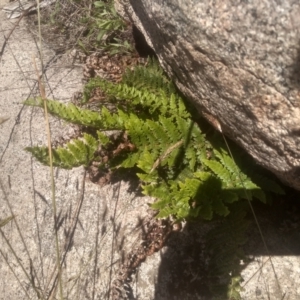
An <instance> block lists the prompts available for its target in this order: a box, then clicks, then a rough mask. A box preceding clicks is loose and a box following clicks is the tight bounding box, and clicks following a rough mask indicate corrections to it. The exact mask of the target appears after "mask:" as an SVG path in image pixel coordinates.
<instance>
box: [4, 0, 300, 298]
mask: <svg viewBox="0 0 300 300" xmlns="http://www.w3.org/2000/svg"><path fill="white" fill-rule="evenodd" d="M5 4H7V1H6V0H0V8H1V7H3V6H4V5H5ZM31 18H32V19H26V18H24V19H23V20H22V21H21V22H20V24H19V25H18V26H15V24H16V23H15V22H17V20H8V19H7V18H6V16H5V14H4V13H3V12H0V24H1V36H0V46H1V45H4V43H5V39H6V37H7V36H8V35H9V33H10V32H11V30H12V29H14V30H13V32H12V34H11V36H10V37H9V39H8V40H7V41H6V45H5V48H3V51H2V53H1V57H0V59H1V61H0V76H1V81H0V82H1V84H0V120H2V122H1V124H0V169H1V174H0V219H3V218H5V217H8V216H10V215H14V216H15V219H14V220H13V221H11V222H10V223H9V224H7V225H6V226H5V227H3V228H2V229H1V237H0V238H1V242H0V245H1V246H0V250H1V252H0V254H1V255H0V291H1V292H0V295H1V296H0V298H1V299H8V300H10V299H26V297H27V298H31V299H37V293H36V291H34V288H33V286H39V287H40V289H41V290H40V293H41V294H42V296H43V298H44V299H46V298H47V299H48V297H49V296H50V295H51V293H53V291H54V290H55V288H54V286H55V276H56V274H57V270H56V268H55V257H56V255H55V242H54V235H53V209H52V204H51V180H50V172H49V168H47V167H45V166H42V165H40V164H39V163H37V162H36V161H34V160H33V159H32V158H31V156H30V155H29V154H28V153H26V152H25V151H24V150H23V149H24V148H25V147H26V146H30V145H42V144H46V142H47V137H46V133H45V125H44V124H45V121H44V116H43V113H42V111H41V110H39V109H36V108H31V107H24V106H23V104H22V101H23V100H25V99H26V98H28V97H33V96H35V95H37V94H38V85H37V82H38V80H37V78H38V74H37V72H36V70H35V67H34V64H35V63H34V61H36V63H37V64H38V66H39V62H40V56H39V51H38V39H37V36H36V28H35V27H34V24H35V23H34V22H35V21H34V20H35V19H34V17H33V16H31ZM46 25H47V26H48V27H47V26H45V28H48V29H47V30H49V24H46ZM54 29H55V28H54ZM129 32H131V30H129ZM61 35H62V34H61ZM134 35H135V37H138V38H137V39H136V43H137V47H138V50H139V53H140V54H142V56H147V55H149V54H153V53H151V51H150V50H149V49H148V48H147V47H146V46H145V44H143V43H142V37H141V36H140V35H139V33H137V32H135V34H134ZM49 36H51V37H52V40H48V42H47V38H46V37H47V36H45V39H44V42H43V62H44V66H45V73H44V75H45V83H46V91H47V96H48V97H49V98H51V99H59V100H60V101H64V102H68V101H70V100H71V98H72V95H73V94H74V92H78V91H80V90H81V89H82V78H83V69H84V70H85V74H89V75H91V74H92V75H93V76H94V75H96V74H97V71H99V69H101V68H103V66H106V65H108V64H109V66H112V65H113V66H114V67H113V68H112V69H113V72H111V73H110V74H111V75H112V76H115V77H114V78H115V79H116V80H117V79H118V78H117V76H120V74H121V72H122V70H123V69H124V66H131V65H133V64H135V63H141V60H140V59H141V57H140V55H138V53H137V52H134V54H126V55H124V56H120V55H119V56H118V55H116V56H113V57H112V58H107V56H106V54H105V53H104V52H100V54H99V52H98V53H97V54H93V55H92V56H91V57H90V59H87V58H84V59H83V60H82V59H81V58H79V57H77V56H76V55H77V54H78V53H79V52H80V51H79V52H78V50H76V51H75V50H74V49H71V48H70V49H71V50H68V51H62V50H63V49H62V48H61V47H62V45H63V43H64V39H63V38H62V40H60V39H59V43H58V44H60V48H59V49H58V48H57V46H55V45H56V44H55V45H54V44H53V42H52V41H53V40H55V31H51V35H50V34H49ZM62 36H63V35H62ZM125 37H126V38H129V40H131V41H133V40H134V39H133V35H131V37H130V36H129V35H128V34H127V35H124V38H125ZM70 44H71V45H72V43H70ZM73 50H74V51H73ZM101 53H102V54H101ZM93 57H94V58H93ZM93 61H94V62H95V61H96V63H92V62H93ZM86 62H87V64H86ZM39 69H40V68H39ZM89 75H86V76H89ZM4 120H6V121H5V122H4ZM50 124H51V130H52V139H53V140H57V141H61V140H62V139H68V137H71V136H73V135H75V134H77V132H78V128H76V127H73V126H69V125H68V124H65V123H64V122H62V121H60V120H57V119H55V118H51V119H50ZM129 179H130V180H129ZM132 183H134V182H132V180H131V178H129V177H126V176H124V178H122V180H119V181H117V182H116V183H110V184H107V185H105V186H100V185H97V184H93V183H91V181H90V180H89V179H88V177H87V176H86V173H85V171H84V170H83V169H82V168H77V169H73V170H71V171H66V170H59V169H56V170H55V184H56V199H57V206H58V207H57V210H58V216H59V237H60V246H61V249H62V258H63V288H64V293H65V294H67V295H68V296H67V298H68V299H141V300H148V299H149V300H150V299H156V300H171V299H174V300H176V299H178V300H179V299H180V300H181V299H187V300H188V299H191V300H193V299H203V300H206V299H207V300H209V299H213V297H212V295H211V293H210V291H209V288H208V286H209V283H210V279H209V278H207V270H206V265H207V264H206V262H207V257H205V255H204V253H205V251H204V249H205V243H204V236H205V234H206V232H207V231H208V230H209V228H210V226H208V225H207V224H196V223H191V224H183V227H182V228H176V229H177V230H174V228H173V227H171V226H170V224H169V223H168V222H165V221H160V222H157V221H155V220H154V219H153V212H151V211H150V210H149V208H148V203H149V202H151V201H153V199H150V198H147V197H142V196H141V195H140V194H139V193H137V192H136V191H135V192H134V191H132ZM298 199H299V197H298V194H297V193H294V192H293V191H291V192H289V194H288V196H287V197H285V198H280V199H274V203H275V205H273V206H272V207H270V208H268V209H266V208H265V207H263V206H261V205H257V207H255V211H256V212H257V214H258V220H259V223H260V225H261V228H262V229H263V234H264V236H265V239H266V242H267V245H268V248H269V254H270V255H268V253H266V250H265V248H264V245H263V242H262V240H261V237H260V235H259V233H258V230H257V227H256V225H255V222H252V223H251V225H250V230H249V233H248V242H247V244H246V245H245V247H244V250H245V252H246V254H247V255H248V257H250V258H251V260H250V261H249V262H247V263H246V262H245V265H244V269H243V271H242V274H241V275H242V277H243V279H244V281H243V283H242V286H243V288H244V290H243V291H242V292H241V295H242V299H245V300H252V299H285V300H286V299H289V300H294V299H295V300H296V299H299V298H300V289H299V286H300V285H299V276H298V275H299V270H300V260H299V253H300V236H299V227H300V206H299V204H298V202H297V201H298ZM10 246H11V248H10ZM12 249H13V250H12ZM14 253H15V254H14ZM18 260H19V262H20V263H18V262H17V261H18ZM22 266H23V267H24V269H22ZM274 270H275V272H274ZM33 281H34V284H32V283H30V282H33Z"/></svg>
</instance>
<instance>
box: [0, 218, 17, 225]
mask: <svg viewBox="0 0 300 300" xmlns="http://www.w3.org/2000/svg"><path fill="white" fill-rule="evenodd" d="M14 218H15V216H9V217H7V218H5V219H3V220H0V227H4V226H5V225H6V224H8V223H9V222H10V221H11V220H13V219H14Z"/></svg>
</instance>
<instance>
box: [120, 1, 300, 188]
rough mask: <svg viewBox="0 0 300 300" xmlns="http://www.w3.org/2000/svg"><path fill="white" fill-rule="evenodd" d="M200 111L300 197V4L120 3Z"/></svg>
mask: <svg viewBox="0 0 300 300" xmlns="http://www.w3.org/2000/svg"><path fill="white" fill-rule="evenodd" d="M116 7H117V10H118V11H119V12H120V13H121V14H122V15H124V16H125V15H126V18H129V19H130V20H131V21H132V22H133V23H134V24H135V25H136V26H137V27H138V28H139V29H140V30H141V31H142V32H143V34H144V35H145V37H146V39H147V41H148V43H149V45H150V46H151V47H152V48H153V49H154V50H155V52H156V54H157V56H158V58H159V60H160V62H161V64H162V65H163V67H164V68H165V70H166V71H167V72H168V73H169V75H171V77H172V78H173V79H174V81H175V82H176V84H177V86H178V88H179V89H180V90H181V91H182V92H183V93H184V94H185V95H186V96H187V97H188V98H189V99H191V100H192V101H193V103H194V104H195V105H196V107H197V108H198V110H199V112H200V113H201V114H203V115H204V116H206V117H207V119H208V120H209V121H210V122H211V123H212V124H213V125H214V126H215V127H216V128H218V129H219V130H220V129H221V130H222V131H223V132H224V133H225V134H226V135H228V136H229V137H230V138H232V139H233V140H235V141H236V142H238V143H239V144H240V145H242V146H243V147H244V148H245V149H246V150H247V151H248V153H250V154H251V155H252V156H253V157H254V158H255V159H256V161H257V162H258V163H259V164H261V165H263V166H264V167H266V168H268V169H269V170H271V171H272V172H273V173H275V174H276V175H277V176H278V177H279V178H281V179H282V180H283V181H285V182H287V183H288V184H289V185H291V186H292V187H294V188H296V189H298V190H300V179H299V173H300V150H299V149H300V148H299V143H300V93H299V89H300V21H299V20H300V18H299V15H300V2H299V1H298V0H285V1H275V0H253V1H241V0H240V1H228V0H225V1H212V0H211V1H199V0H184V1H183V0H182V1H180V0H140V1H136V0H118V1H116Z"/></svg>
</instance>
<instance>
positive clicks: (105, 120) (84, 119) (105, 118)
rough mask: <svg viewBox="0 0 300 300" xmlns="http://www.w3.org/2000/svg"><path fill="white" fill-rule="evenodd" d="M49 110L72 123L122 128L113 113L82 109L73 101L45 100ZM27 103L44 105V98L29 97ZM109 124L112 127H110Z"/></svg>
mask: <svg viewBox="0 0 300 300" xmlns="http://www.w3.org/2000/svg"><path fill="white" fill-rule="evenodd" d="M45 101H46V103H47V109H48V112H49V113H50V114H52V115H55V116H57V117H59V118H61V119H63V120H65V121H68V122H70V123H74V124H78V125H83V126H89V127H94V128H103V127H106V128H107V129H121V128H120V126H119V122H118V120H117V119H116V118H114V116H113V115H112V114H109V115H108V114H104V113H103V114H102V115H101V114H100V113H99V112H94V111H91V110H88V109H82V108H79V107H77V106H75V105H74V104H72V103H69V104H63V103H60V102H58V101H54V100H45ZM24 104H25V105H29V106H38V107H42V108H43V107H44V100H43V99H42V98H36V99H28V100H26V101H25V102H24ZM108 124H109V125H110V126H112V127H109V126H108Z"/></svg>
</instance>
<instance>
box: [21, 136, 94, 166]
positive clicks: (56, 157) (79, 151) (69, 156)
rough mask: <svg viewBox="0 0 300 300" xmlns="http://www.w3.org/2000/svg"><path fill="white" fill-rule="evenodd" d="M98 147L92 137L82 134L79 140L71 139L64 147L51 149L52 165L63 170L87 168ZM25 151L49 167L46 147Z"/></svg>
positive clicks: (30, 148)
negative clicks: (79, 167)
mask: <svg viewBox="0 0 300 300" xmlns="http://www.w3.org/2000/svg"><path fill="white" fill-rule="evenodd" d="M98 146H99V141H97V140H96V139H95V138H94V137H93V136H91V135H89V134H84V135H83V138H81V139H73V140H72V141H71V142H69V143H67V144H66V146H65V147H58V148H56V149H52V154H53V165H54V166H56V167H61V168H64V169H71V168H74V167H78V166H82V165H83V166H88V165H89V164H90V162H91V161H92V160H93V156H94V153H95V151H96V150H97V148H98ZM25 150H26V151H28V152H30V153H32V155H33V156H34V157H35V158H36V159H37V160H38V161H40V162H41V163H43V164H45V165H49V152H48V148H47V147H27V148H25Z"/></svg>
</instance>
